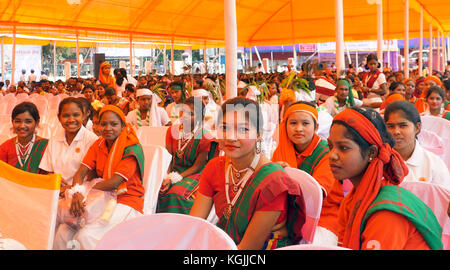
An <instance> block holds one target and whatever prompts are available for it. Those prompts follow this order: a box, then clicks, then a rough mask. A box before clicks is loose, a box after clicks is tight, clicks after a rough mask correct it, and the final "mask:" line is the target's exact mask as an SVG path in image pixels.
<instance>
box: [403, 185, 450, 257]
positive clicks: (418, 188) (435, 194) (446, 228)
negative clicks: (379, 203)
mask: <svg viewBox="0 0 450 270" xmlns="http://www.w3.org/2000/svg"><path fill="white" fill-rule="evenodd" d="M400 187H402V188H404V189H407V190H409V191H410V192H412V193H414V194H415V195H416V196H417V197H418V198H419V199H421V200H422V201H423V202H424V203H425V204H426V205H428V207H430V208H431V210H432V211H433V213H434V215H435V216H436V218H437V220H438V222H439V224H440V225H441V227H442V243H443V244H444V249H446V250H449V249H450V218H449V217H448V213H447V212H448V206H449V202H450V190H449V189H447V188H445V187H443V186H440V185H436V184H433V183H427V182H402V183H401V184H400Z"/></svg>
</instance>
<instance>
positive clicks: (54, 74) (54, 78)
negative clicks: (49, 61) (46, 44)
mask: <svg viewBox="0 0 450 270" xmlns="http://www.w3.org/2000/svg"><path fill="white" fill-rule="evenodd" d="M53 80H54V81H56V40H53Z"/></svg>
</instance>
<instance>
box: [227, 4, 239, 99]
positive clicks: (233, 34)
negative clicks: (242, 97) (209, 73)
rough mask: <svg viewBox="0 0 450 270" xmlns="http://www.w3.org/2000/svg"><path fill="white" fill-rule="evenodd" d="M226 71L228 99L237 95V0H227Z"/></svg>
mask: <svg viewBox="0 0 450 270" xmlns="http://www.w3.org/2000/svg"><path fill="white" fill-rule="evenodd" d="M224 5H225V10H224V13H225V14H224V18H225V59H226V61H225V64H226V67H225V73H226V93H225V96H226V99H230V98H234V97H236V96H237V23H236V0H225V2H224Z"/></svg>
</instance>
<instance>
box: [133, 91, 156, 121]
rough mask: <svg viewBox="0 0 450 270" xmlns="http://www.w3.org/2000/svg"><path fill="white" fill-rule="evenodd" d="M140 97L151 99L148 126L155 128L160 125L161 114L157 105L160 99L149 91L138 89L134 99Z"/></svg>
mask: <svg viewBox="0 0 450 270" xmlns="http://www.w3.org/2000/svg"><path fill="white" fill-rule="evenodd" d="M141 96H151V97H152V106H151V107H150V121H149V123H150V126H153V127H156V126H159V125H160V123H161V114H160V113H159V110H158V104H159V103H160V102H161V98H159V97H158V96H157V95H155V93H153V92H152V91H151V90H150V89H147V88H140V89H138V90H137V91H136V99H137V98H139V97H141Z"/></svg>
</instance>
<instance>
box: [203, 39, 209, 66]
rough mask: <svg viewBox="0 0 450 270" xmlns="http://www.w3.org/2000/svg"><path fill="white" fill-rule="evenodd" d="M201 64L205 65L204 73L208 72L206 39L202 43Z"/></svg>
mask: <svg viewBox="0 0 450 270" xmlns="http://www.w3.org/2000/svg"><path fill="white" fill-rule="evenodd" d="M203 64H204V66H205V72H204V73H208V72H207V70H208V62H207V61H206V40H205V43H204V44H203Z"/></svg>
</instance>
